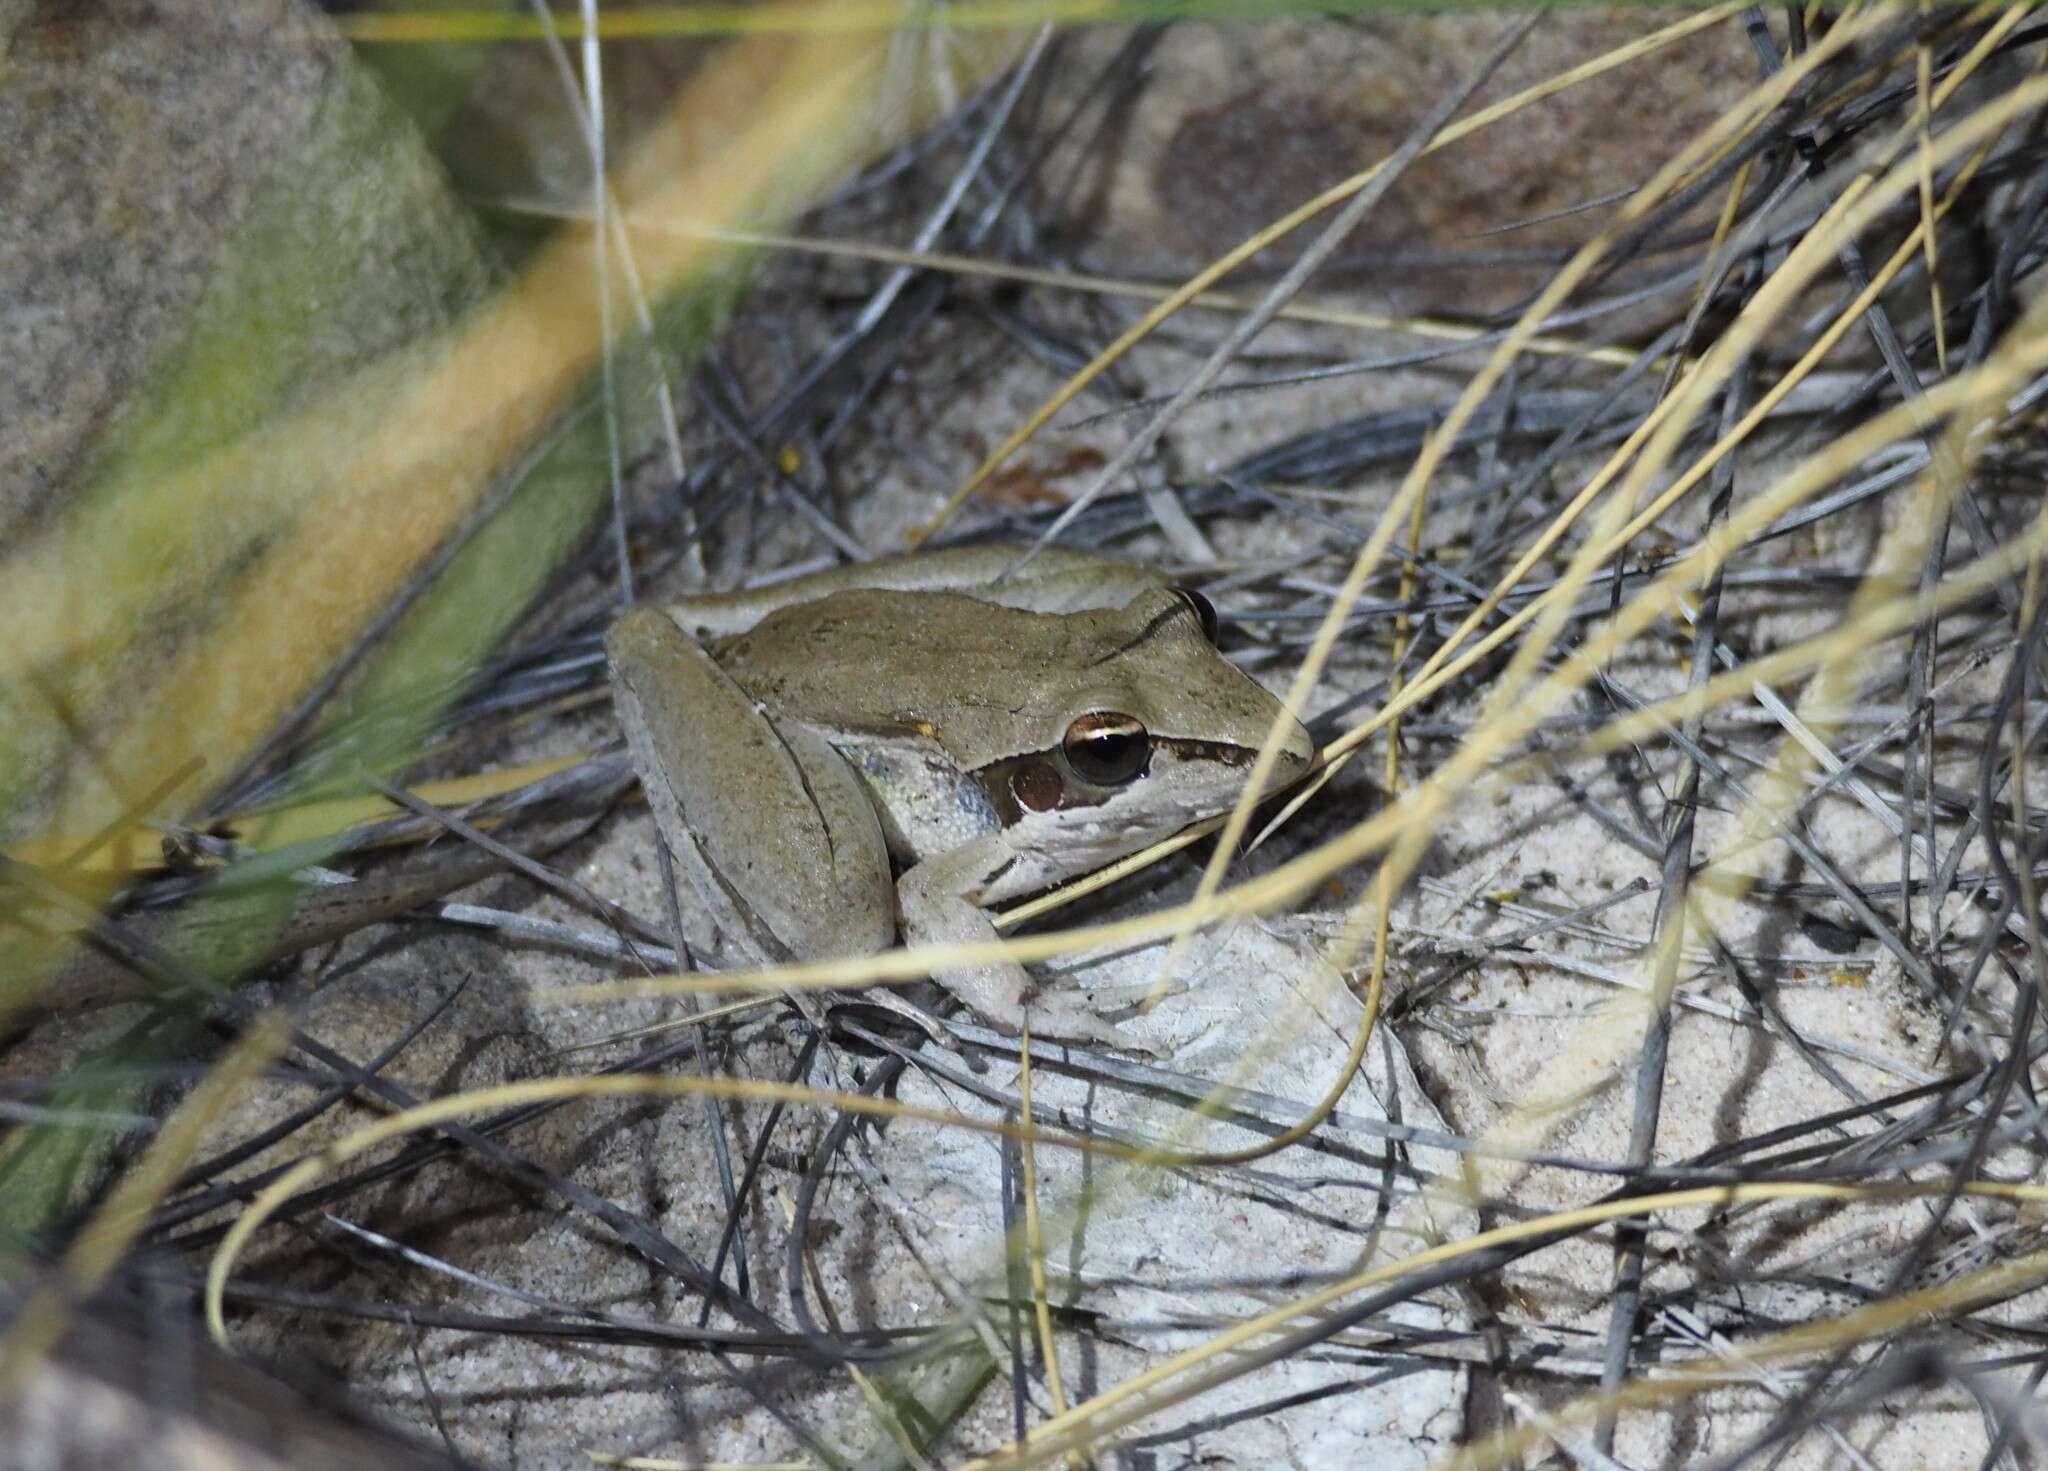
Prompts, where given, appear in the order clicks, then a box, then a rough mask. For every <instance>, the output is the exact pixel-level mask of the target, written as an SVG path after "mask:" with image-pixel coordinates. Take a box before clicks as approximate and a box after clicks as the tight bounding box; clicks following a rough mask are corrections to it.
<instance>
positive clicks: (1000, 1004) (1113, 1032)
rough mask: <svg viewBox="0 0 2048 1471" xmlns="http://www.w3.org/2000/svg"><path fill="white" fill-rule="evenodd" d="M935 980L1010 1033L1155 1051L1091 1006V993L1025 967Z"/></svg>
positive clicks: (944, 973)
mask: <svg viewBox="0 0 2048 1471" xmlns="http://www.w3.org/2000/svg"><path fill="white" fill-rule="evenodd" d="M932 979H933V980H935V981H937V982H938V983H939V984H940V985H941V986H943V987H945V989H946V990H947V991H948V992H949V993H950V994H951V995H952V996H953V997H954V998H955V999H956V1000H958V1001H959V1002H960V1004H961V1005H963V1006H965V1007H966V1008H967V1009H968V1010H969V1011H971V1012H973V1013H974V1014H975V1015H976V1016H978V1017H980V1018H981V1019H982V1020H983V1021H985V1022H987V1023H988V1024H989V1025H990V1026H991V1027H994V1028H995V1029H996V1030H997V1031H999V1032H1002V1033H1005V1034H1006V1035H1008V1036H1012V1037H1018V1036H1022V1035H1023V1033H1024V1030H1025V1028H1026V1027H1027V1026H1028V1027H1029V1028H1030V1031H1031V1035H1032V1037H1033V1038H1034V1039H1041V1038H1042V1039H1045V1040H1047V1041H1062V1042H1097V1043H1100V1044H1101V1045H1103V1046H1105V1047H1114V1048H1118V1049H1120V1050H1121V1051H1124V1052H1140V1053H1143V1054H1145V1055H1146V1056H1148V1057H1150V1056H1152V1055H1154V1054H1153V1052H1152V1049H1151V1048H1150V1047H1148V1046H1146V1045H1145V1044H1144V1043H1143V1042H1141V1041H1139V1040H1138V1039H1137V1038H1136V1037H1134V1036H1133V1035H1131V1033H1129V1032H1127V1031H1125V1030H1123V1029H1122V1028H1120V1027H1118V1026H1117V1025H1116V1023H1114V1022H1112V1021H1110V1020H1108V1019H1107V1018H1105V1017H1104V1016H1103V1015H1102V1014H1101V1013H1100V1012H1098V1011H1096V1010H1095V1008H1094V1007H1092V1006H1091V1005H1089V1003H1088V998H1087V997H1086V996H1084V995H1082V994H1081V993H1080V992H1077V991H1063V990H1051V989H1046V988H1042V987H1040V986H1039V985H1038V984H1037V983H1036V982H1035V981H1033V980H1032V979H1031V977H1030V975H1029V974H1028V973H1027V972H1026V971H1025V970H1024V968H1023V967H1022V966H1020V965H990V966H981V967H976V968H972V969H960V970H940V971H934V972H933V973H932Z"/></svg>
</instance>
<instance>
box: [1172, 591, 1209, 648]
mask: <svg viewBox="0 0 2048 1471" xmlns="http://www.w3.org/2000/svg"><path fill="white" fill-rule="evenodd" d="M1174 592H1175V593H1176V594H1178V595H1179V597H1180V600H1181V601H1182V602H1183V603H1186V604H1187V605H1188V607H1189V608H1190V609H1192V610H1193V612H1194V615H1195V617H1196V618H1197V619H1199V620H1200V621H1201V624H1202V637H1203V638H1205V639H1207V640H1208V641H1209V642H1210V643H1212V644H1213V643H1215V642H1216V605H1215V604H1214V603H1212V602H1210V601H1209V600H1208V599H1207V598H1205V597H1203V596H1202V595H1201V594H1200V593H1198V592H1196V591H1195V590H1194V589H1193V588H1191V587H1177V588H1175V589H1174Z"/></svg>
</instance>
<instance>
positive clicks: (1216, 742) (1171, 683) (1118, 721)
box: [983, 588, 1315, 871]
mask: <svg viewBox="0 0 2048 1471" xmlns="http://www.w3.org/2000/svg"><path fill="white" fill-rule="evenodd" d="M1062 622H1064V623H1066V624H1067V625H1068V626H1069V628H1070V629H1071V631H1072V633H1073V635H1074V638H1073V642H1072V643H1071V644H1070V645H1069V646H1068V649H1067V657H1065V658H1064V659H1062V660H1061V661H1059V663H1060V670H1059V673H1058V675H1057V676H1056V677H1048V678H1046V679H1045V680H1042V681H1040V682H1039V686H1038V688H1036V689H1034V690H1032V691H1031V692H1030V693H1029V695H1028V696H1027V699H1026V703H1027V704H1028V706H1029V711H1028V716H1027V719H1028V722H1029V724H1030V725H1031V726H1032V727H1034V728H1035V729H1036V731H1037V732H1038V736H1037V739H1036V740H1034V741H1032V742H1030V743H1029V745H1030V747H1031V749H1029V750H1027V751H1026V752H1025V753H1024V754H1020V755H1016V756H1013V757H1011V758H1009V759H1007V760H1004V761H1001V762H997V763H994V764H993V765H991V766H990V767H988V768H987V769H986V770H985V771H984V772H983V776H984V780H985V782H986V785H987V789H988V791H989V793H990V796H991V798H992V799H993V800H994V801H995V803H996V805H997V808H998V810H999V811H1000V812H1001V813H1002V815H1003V817H1004V820H1005V822H1006V824H1008V825H1009V826H1011V827H1012V828H1014V829H1017V830H1018V835H1019V836H1020V837H1023V838H1026V839H1028V838H1029V837H1030V836H1031V835H1032V834H1033V833H1034V832H1037V831H1040V830H1042V831H1043V833H1044V835H1045V836H1046V837H1047V838H1048V839H1055V838H1056V839H1057V841H1058V842H1059V843H1061V844H1062V845H1063V846H1064V847H1065V848H1067V849H1069V850H1070V854H1069V856H1070V857H1071V858H1072V859H1074V860H1076V861H1077V862H1076V871H1081V867H1080V865H1081V863H1084V862H1086V863H1101V862H1108V861H1110V860H1111V859H1112V858H1114V857H1117V856H1119V855H1120V854H1122V853H1127V852H1132V851H1135V850H1136V849H1138V848H1140V847H1143V846H1144V845H1145V844H1147V843H1150V842H1153V841H1156V840H1157V839H1159V838H1162V837H1166V836H1169V835H1171V834H1172V833H1174V832H1177V831H1179V830H1180V829H1181V828H1183V827H1186V826H1188V825H1189V824H1190V823H1195V822H1200V821H1202V820H1203V819H1204V818H1208V817H1213V816H1215V815H1216V814H1217V813H1219V812H1224V811H1227V810H1228V809H1229V808H1230V807H1231V806H1232V805H1234V804H1235V803H1236V801H1237V799H1238V797H1239V796H1240V795H1241V794H1242V792H1243V790H1244V785H1245V782H1246V781H1247V780H1248V779H1249V778H1250V776H1251V769H1252V764H1253V762H1254V761H1255V760H1256V759H1257V756H1258V753H1259V748H1260V746H1261V745H1262V744H1263V743H1264V741H1265V740H1266V738H1267V736H1268V735H1269V734H1270V733H1271V732H1272V730H1273V727H1274V725H1275V723H1276V722H1278V723H1279V724H1280V725H1281V734H1280V738H1279V739H1280V744H1279V751H1278V757H1277V760H1276V762H1275V764H1274V767H1273V774H1272V777H1271V780H1270V782H1269V785H1268V790H1269V791H1270V790H1276V789H1278V788H1280V787H1283V786H1286V785H1288V784H1290V783H1291V782H1293V781H1294V780H1295V779H1296V778H1297V777H1299V776H1300V775H1301V774H1302V773H1303V772H1304V771H1306V770H1307V769H1308V764H1309V761H1310V759H1311V758H1312V757H1313V755H1314V754H1315V746H1314V743H1313V742H1311V741H1310V739H1309V735H1308V732H1307V731H1306V730H1304V729H1303V728H1302V726H1301V723H1300V722H1299V721H1297V720H1295V719H1294V718H1293V717H1291V716H1290V715H1288V714H1287V713H1286V710H1285V707H1284V706H1282V704H1281V703H1280V701H1279V700H1277V699H1275V698H1274V697H1273V696H1272V694H1270V693H1269V692H1268V691H1267V690H1266V689H1264V688H1263V687H1262V686H1260V685H1259V684H1258V683H1256V682H1255V681H1254V680H1252V679H1251V678H1250V677H1249V676H1248V675H1246V674H1245V673H1244V672H1243V671H1242V670H1240V669H1238V668H1237V666H1235V665H1234V664H1232V663H1231V662H1230V661H1229V660H1228V659H1226V658H1224V657H1223V655H1222V654H1220V653H1218V652H1217V649H1216V644H1215V634H1216V613H1215V610H1214V609H1213V608H1211V607H1210V606H1209V602H1208V600H1207V599H1206V598H1204V597H1203V596H1202V595H1201V594H1200V593H1196V592H1192V591H1189V590H1186V589H1181V588H1153V589H1151V590H1149V591H1146V592H1144V593H1141V594H1139V595H1138V596H1137V597H1135V598H1133V599H1132V600H1131V601H1130V602H1128V603H1126V604H1125V605H1124V606H1123V607H1121V608H1112V609H1105V610H1102V611H1099V612H1093V613H1084V614H1070V615H1067V617H1066V618H1064V619H1063V620H1062ZM1019 713H1020V714H1024V713H1025V712H1019Z"/></svg>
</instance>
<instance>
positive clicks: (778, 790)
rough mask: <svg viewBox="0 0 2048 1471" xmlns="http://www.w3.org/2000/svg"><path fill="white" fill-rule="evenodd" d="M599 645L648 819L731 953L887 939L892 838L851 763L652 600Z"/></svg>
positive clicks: (759, 956) (876, 944) (794, 953)
mask: <svg viewBox="0 0 2048 1471" xmlns="http://www.w3.org/2000/svg"><path fill="white" fill-rule="evenodd" d="M605 652H606V654H607V655H608V657H609V660H610V665H611V677H612V689H613V695H614V698H615V700H616V701H617V704H618V708H619V718H620V721H621V723H622V724H623V725H624V726H625V729H626V741H627V744H628V745H629V746H630V747H631V749H632V753H633V765H634V767H635V769H636V770H637V771H638V772H639V774H640V782H641V785H642V786H643V787H644V788H645V789H646V791H647V803H648V806H649V807H651V808H652V809H653V812H654V822H655V826H656V827H657V828H659V829H660V831H661V836H662V838H663V840H664V841H665V842H667V844H668V847H669V852H670V853H671V854H672V855H673V856H674V857H675V860H676V864H677V867H678V869H679V870H680V871H681V873H682V874H683V876H684V877H685V879H686V880H687V881H688V883H689V885H690V888H691V889H692V891H693V892H695V894H696V895H697V897H698V898H699V900H700V901H702V903H703V906H704V908H705V909H706V910H707V911H708V912H709V913H710V915H711V917H712V920H713V922H714V923H715V924H716V925H717V927H718V929H719V932H720V934H721V936H722V938H723V939H724V940H725V942H726V943H727V944H728V945H729V946H731V947H732V948H733V949H734V950H736V951H737V952H738V958H739V959H740V961H741V962H743V963H748V964H753V965H763V966H765V965H774V964H778V963H781V962H786V961H789V960H822V959H827V958H831V957H836V956H845V955H871V954H873V953H875V952H876V951H878V950H882V949H885V948H886V947H887V946H888V944H889V942H890V941H891V940H892V939H893V938H894V936H895V914H894V900H893V895H892V893H891V890H890V884H889V852H888V847H887V845H886V843H885V842H884V840H883V837H882V828H881V822H880V820H879V819H878V818H877V817H876V815H875V809H874V803H873V801H872V800H871V799H870V798H869V797H868V795H867V792H866V790H865V789H864V788H863V787H862V786H861V783H860V779H859V778H858V777H857V776H855V775H854V774H853V771H852V770H851V768H849V767H848V766H847V764H846V759H845V758H844V757H842V756H841V755H840V754H839V753H838V752H837V751H835V750H833V749H832V747H831V746H830V745H828V744H827V743H826V742H825V741H824V739H823V738H822V737H820V736H818V735H816V734H815V733H813V732H811V731H809V730H806V729H804V728H803V727H801V726H798V725H795V724H793V723H791V722H787V721H777V720H774V719H772V718H771V717H770V716H769V715H767V714H766V713H765V712H764V711H763V710H762V709H761V707H760V706H759V705H758V704H756V703H755V701H754V700H753V699H752V698H751V697H750V696H749V695H748V694H747V692H746V691H745V690H743V689H741V688H740V687H739V685H737V684H736V683H734V682H733V679H732V677H731V676H730V675H728V674H727V673H726V672H725V671H724V670H722V669H720V668H719V667H718V665H717V664H716V663H715V662H713V660H712V658H711V656H710V655H709V654H707V653H705V652H704V650H703V649H702V648H701V647H699V646H698V644H697V642H696V640H694V639H692V638H691V637H690V636H689V635H688V634H686V633H684V632H683V631H682V630H681V629H680V628H678V627H677V626H676V624H675V623H674V621H673V620H672V619H670V618H669V617H668V615H666V614H665V613H662V612H660V611H659V610H657V609H653V608H644V607H643V608H634V609H632V610H630V611H628V612H627V613H626V614H625V615H624V616H622V617H621V618H620V619H619V621H618V622H617V623H615V624H613V625H612V629H611V632H610V633H609V634H608V635H607V636H606V638H605Z"/></svg>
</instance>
